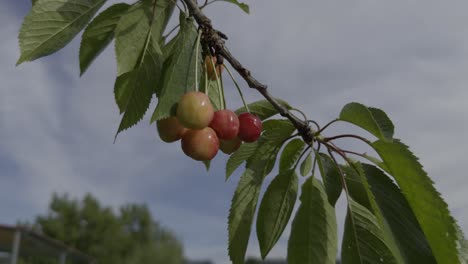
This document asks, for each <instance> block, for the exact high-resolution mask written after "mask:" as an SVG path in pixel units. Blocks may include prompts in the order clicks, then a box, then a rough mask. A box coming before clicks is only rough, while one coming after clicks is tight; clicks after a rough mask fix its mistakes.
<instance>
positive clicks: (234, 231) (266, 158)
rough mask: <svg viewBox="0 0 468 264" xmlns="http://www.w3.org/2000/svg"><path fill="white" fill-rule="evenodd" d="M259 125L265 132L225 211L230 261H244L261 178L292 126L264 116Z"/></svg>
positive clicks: (234, 263) (291, 131)
mask: <svg viewBox="0 0 468 264" xmlns="http://www.w3.org/2000/svg"><path fill="white" fill-rule="evenodd" d="M263 128H264V131H265V132H264V134H263V135H262V137H261V138H260V140H259V143H258V147H257V149H256V150H255V153H254V154H253V155H252V156H251V157H250V158H249V159H248V160H247V164H246V170H245V172H244V173H243V174H242V176H241V179H240V180H239V184H238V186H237V189H236V191H235V193H234V197H233V199H232V203H231V209H230V212H229V220H228V225H229V228H228V230H229V248H228V251H229V257H230V259H231V261H232V262H233V264H241V263H244V258H245V252H246V250H247V245H248V242H249V237H250V230H251V228H252V222H253V216H254V213H255V209H256V207H257V202H258V195H259V193H260V188H261V185H262V183H263V179H264V178H265V176H266V175H268V174H269V173H270V172H271V170H272V169H273V166H274V164H275V161H276V156H277V155H278V151H279V149H280V148H281V146H282V145H283V143H284V141H285V140H286V139H287V138H288V137H289V136H290V135H291V134H292V133H293V132H294V130H295V128H294V126H293V125H292V124H291V122H289V121H287V120H268V121H266V122H264V123H263Z"/></svg>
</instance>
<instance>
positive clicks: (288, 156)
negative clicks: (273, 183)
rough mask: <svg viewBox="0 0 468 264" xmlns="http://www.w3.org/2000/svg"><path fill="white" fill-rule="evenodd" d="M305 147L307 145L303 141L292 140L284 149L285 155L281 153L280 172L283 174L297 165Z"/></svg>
mask: <svg viewBox="0 0 468 264" xmlns="http://www.w3.org/2000/svg"><path fill="white" fill-rule="evenodd" d="M304 147H305V143H304V141H302V140H301V139H298V138H296V139H293V140H291V141H290V142H289V143H288V144H287V145H286V147H284V149H283V153H281V158H280V165H279V171H280V172H282V171H285V170H288V169H290V168H292V166H294V164H296V162H297V159H298V158H299V156H300V155H301V153H302V151H303V149H304Z"/></svg>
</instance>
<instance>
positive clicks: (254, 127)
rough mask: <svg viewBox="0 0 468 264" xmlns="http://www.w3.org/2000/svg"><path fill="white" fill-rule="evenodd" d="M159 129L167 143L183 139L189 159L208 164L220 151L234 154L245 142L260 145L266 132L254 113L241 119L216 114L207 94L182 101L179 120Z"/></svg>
mask: <svg viewBox="0 0 468 264" xmlns="http://www.w3.org/2000/svg"><path fill="white" fill-rule="evenodd" d="M157 128H158V132H159V136H160V138H161V139H162V140H163V141H165V142H174V141H177V140H179V139H182V140H181V141H182V150H183V151H184V153H185V154H186V155H187V156H189V157H191V158H193V159H194V160H200V161H208V160H211V159H213V158H214V157H215V156H216V154H217V153H218V150H219V149H221V151H222V152H224V153H226V154H231V153H233V152H234V151H236V150H237V149H238V148H239V147H240V145H241V144H242V141H244V142H254V141H256V140H257V139H258V138H259V137H260V134H261V132H262V121H261V120H260V118H259V117H258V116H256V115H254V114H251V113H242V114H240V115H239V116H237V115H236V114H235V113H234V112H233V111H231V110H227V109H223V110H219V111H216V112H215V111H214V109H213V106H212V104H211V102H210V98H209V97H208V96H207V95H206V94H205V93H202V92H188V93H186V94H184V95H183V96H182V97H181V99H180V100H179V103H178V105H177V114H176V116H172V117H169V118H167V119H163V120H159V121H158V122H157Z"/></svg>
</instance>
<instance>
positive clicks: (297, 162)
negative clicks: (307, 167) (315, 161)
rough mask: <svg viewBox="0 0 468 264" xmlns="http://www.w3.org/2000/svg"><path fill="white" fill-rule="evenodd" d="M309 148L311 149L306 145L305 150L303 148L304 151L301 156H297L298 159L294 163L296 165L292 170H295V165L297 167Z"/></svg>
mask: <svg viewBox="0 0 468 264" xmlns="http://www.w3.org/2000/svg"><path fill="white" fill-rule="evenodd" d="M311 148H312V146H311V145H307V148H305V149H304V151H302V153H301V155H300V156H299V158H298V159H297V161H296V164H294V170H296V168H297V165H299V162H300V161H301V159H302V157H303V156H304V154H306V152H307V151H309V150H310V149H311Z"/></svg>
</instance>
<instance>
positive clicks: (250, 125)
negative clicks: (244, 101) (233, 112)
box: [238, 113, 262, 142]
mask: <svg viewBox="0 0 468 264" xmlns="http://www.w3.org/2000/svg"><path fill="white" fill-rule="evenodd" d="M261 133H262V120H261V119H260V118H259V117H258V116H256V115H254V114H251V113H242V114H240V115H239V134H238V137H239V138H240V139H242V140H243V141H245V142H254V141H256V140H257V139H258V138H259V137H260V134H261Z"/></svg>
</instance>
